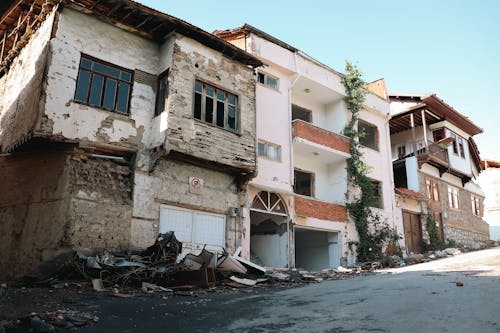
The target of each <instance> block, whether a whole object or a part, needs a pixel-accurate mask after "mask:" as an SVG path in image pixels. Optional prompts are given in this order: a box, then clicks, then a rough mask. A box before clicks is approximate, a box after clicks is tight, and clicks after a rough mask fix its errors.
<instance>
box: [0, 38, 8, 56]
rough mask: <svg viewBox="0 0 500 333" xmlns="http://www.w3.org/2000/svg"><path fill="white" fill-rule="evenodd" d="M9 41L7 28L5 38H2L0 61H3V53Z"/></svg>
mask: <svg viewBox="0 0 500 333" xmlns="http://www.w3.org/2000/svg"><path fill="white" fill-rule="evenodd" d="M6 43H7V30H5V32H4V33H3V39H2V50H1V52H0V63H1V62H2V61H3V55H4V52H5V44H6Z"/></svg>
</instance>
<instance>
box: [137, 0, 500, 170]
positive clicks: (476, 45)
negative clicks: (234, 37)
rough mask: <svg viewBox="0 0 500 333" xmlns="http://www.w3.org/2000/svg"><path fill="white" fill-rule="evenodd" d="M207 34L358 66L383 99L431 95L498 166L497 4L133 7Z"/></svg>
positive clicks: (186, 0) (180, 0)
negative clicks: (242, 37) (243, 36)
mask: <svg viewBox="0 0 500 333" xmlns="http://www.w3.org/2000/svg"><path fill="white" fill-rule="evenodd" d="M139 2H141V3H143V4H145V5H147V6H150V7H153V8H155V9H157V10H160V11H162V12H165V13H167V14H170V15H173V16H176V17H178V18H181V19H183V20H185V21H188V22H189V23H191V24H194V25H196V26H198V27H200V28H202V29H204V30H206V31H209V32H212V31H213V30H216V29H219V30H221V29H228V28H236V27H239V26H242V25H243V24H244V23H248V24H251V25H253V26H255V27H256V28H259V29H260V30H263V31H265V32H267V33H268V34H270V35H272V36H274V37H276V38H278V39H280V40H282V41H284V42H286V43H288V44H291V45H293V46H294V47H296V48H298V49H300V50H302V51H303V52H305V53H307V54H308V55H310V56H312V57H313V58H315V59H317V60H319V61H320V62H322V63H324V64H326V65H328V66H330V67H332V68H333V69H335V70H337V71H340V72H344V66H345V61H346V60H349V61H351V62H354V63H355V64H357V66H358V67H359V68H360V69H361V71H362V72H363V73H364V79H365V81H367V82H370V81H373V80H376V79H379V78H381V77H383V78H385V80H386V84H387V88H388V90H389V92H432V93H436V94H437V96H438V97H440V98H441V99H443V100H444V101H445V102H447V103H448V104H450V105H451V106H453V107H454V108H455V109H456V110H457V111H459V112H461V113H462V114H464V115H466V116H467V117H469V118H470V119H471V120H472V121H473V122H474V123H476V124H477V125H478V126H479V127H481V128H483V129H484V133H483V134H479V135H477V136H475V137H474V138H475V140H476V142H477V144H478V147H479V151H480V153H481V158H483V159H484V158H488V159H495V160H498V161H500V103H498V101H497V100H498V99H499V97H500V1H497V0H469V1H465V0H439V1H436V0H418V1H403V0H378V1H373V0H343V1H338V0H330V1H314V0H310V1H303V0H302V1H296V0H288V1H279V0H274V1H272V0H267V1H262V0H252V1H237V0H232V1H228V0H219V1H199V0H198V1H194V0H169V1H160V0H139Z"/></svg>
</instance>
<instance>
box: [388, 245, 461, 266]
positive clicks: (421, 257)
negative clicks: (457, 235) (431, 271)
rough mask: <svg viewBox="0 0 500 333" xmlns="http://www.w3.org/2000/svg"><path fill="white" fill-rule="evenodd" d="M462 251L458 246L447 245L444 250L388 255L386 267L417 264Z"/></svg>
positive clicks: (454, 254)
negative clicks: (403, 255) (406, 254)
mask: <svg viewBox="0 0 500 333" xmlns="http://www.w3.org/2000/svg"><path fill="white" fill-rule="evenodd" d="M461 253H462V251H461V250H460V249H458V248H454V247H449V248H446V249H444V250H437V251H430V252H427V253H426V254H422V253H411V254H410V255H408V256H405V257H404V258H403V257H400V256H397V255H393V256H389V257H388V258H387V261H388V262H387V265H386V266H388V267H403V266H407V265H413V264H419V263H422V262H428V261H432V260H436V259H440V258H446V257H450V256H456V255H459V254H461Z"/></svg>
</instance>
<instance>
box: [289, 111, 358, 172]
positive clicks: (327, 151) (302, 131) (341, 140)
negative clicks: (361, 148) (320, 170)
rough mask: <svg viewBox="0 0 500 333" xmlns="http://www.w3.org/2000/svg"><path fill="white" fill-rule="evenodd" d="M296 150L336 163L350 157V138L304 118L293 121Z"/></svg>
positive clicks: (326, 161)
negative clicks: (315, 124)
mask: <svg viewBox="0 0 500 333" xmlns="http://www.w3.org/2000/svg"><path fill="white" fill-rule="evenodd" d="M292 134H293V148H294V152H296V153H298V154H303V155H314V156H316V158H317V159H319V160H321V161H323V162H325V163H334V162H336V161H339V160H344V159H347V158H349V157H350V154H349V138H348V137H346V136H343V135H340V134H337V133H334V132H331V131H328V130H325V129H323V128H320V127H317V126H314V125H312V124H310V123H308V122H305V121H303V120H294V121H293V122H292Z"/></svg>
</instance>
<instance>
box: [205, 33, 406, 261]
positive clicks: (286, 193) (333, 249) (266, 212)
mask: <svg viewBox="0 0 500 333" xmlns="http://www.w3.org/2000/svg"><path fill="white" fill-rule="evenodd" d="M215 34H216V35H218V36H219V37H221V38H224V39H226V40H227V41H229V42H231V43H233V44H234V45H236V46H238V47H240V48H242V49H244V50H245V51H247V52H249V53H250V54H252V55H255V56H256V57H258V58H259V59H261V60H262V61H263V62H264V63H265V65H266V66H265V67H264V68H262V69H261V70H260V69H259V70H258V72H257V73H256V80H257V88H256V100H257V101H256V106H257V137H258V141H259V142H258V155H259V157H258V175H257V177H256V178H255V179H253V180H252V181H251V183H250V184H251V186H250V191H249V194H250V200H251V201H252V202H253V205H252V208H251V210H250V217H251V218H250V221H251V222H250V225H247V226H246V227H247V230H249V231H250V232H248V231H247V233H246V237H245V243H244V244H245V246H244V248H243V253H244V254H245V255H248V254H249V252H250V254H251V256H252V257H253V259H254V260H256V261H257V260H260V262H261V263H262V264H264V265H266V266H274V267H302V268H306V269H310V270H317V269H323V268H327V267H335V266H338V265H340V264H342V265H346V264H352V263H353V262H354V260H355V255H354V254H353V253H352V252H351V251H350V249H349V246H348V243H349V242H350V241H355V240H356V238H357V236H356V230H355V227H354V224H353V223H351V222H349V219H348V214H347V210H346V206H345V202H346V192H347V187H348V183H347V172H346V161H347V159H348V158H349V157H350V154H349V139H348V138H347V137H345V136H343V135H342V133H343V129H344V127H345V126H346V124H347V122H348V120H349V119H350V114H349V112H348V111H347V109H346V105H345V102H344V100H343V99H344V97H345V90H344V87H343V85H342V83H341V78H342V74H341V73H339V72H337V71H335V70H333V69H331V68H329V67H328V66H326V65H324V64H322V63H320V62H319V61H317V60H315V59H313V58H311V57H309V56H308V55H306V54H305V53H303V52H301V51H300V50H298V49H296V48H294V47H293V46H291V45H288V44H286V43H284V42H282V41H280V40H278V39H276V38H274V37H272V36H270V35H268V34H266V33H265V32H263V31H260V30H258V29H256V28H254V27H252V26H250V25H244V26H243V27H241V28H237V29H233V30H224V31H216V32H215ZM388 116H389V103H388V101H387V100H386V99H384V98H380V97H378V96H376V95H374V94H369V95H368V96H367V98H366V102H365V109H364V110H363V111H362V112H361V114H360V119H361V120H360V123H359V125H360V126H362V128H363V129H364V130H365V131H366V133H367V135H366V137H365V139H364V145H365V149H364V156H365V159H366V162H367V163H368V164H369V165H370V166H371V167H372V170H371V172H370V175H369V176H370V177H371V178H372V179H373V182H374V184H375V185H376V186H375V187H376V189H377V193H378V194H379V196H380V200H379V205H378V206H379V207H376V208H374V211H375V212H376V213H378V214H379V215H380V216H381V217H382V220H386V221H387V222H389V224H390V225H393V224H392V215H393V207H394V194H393V193H394V191H393V180H392V167H391V158H390V156H391V155H390V143H389V124H388ZM395 227H396V228H399V229H400V230H401V231H402V229H401V228H400V227H399V226H395Z"/></svg>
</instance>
